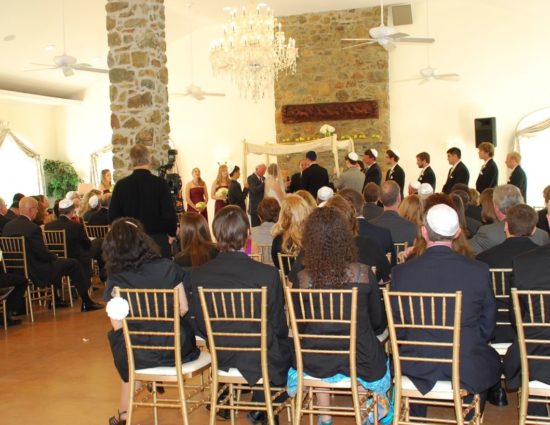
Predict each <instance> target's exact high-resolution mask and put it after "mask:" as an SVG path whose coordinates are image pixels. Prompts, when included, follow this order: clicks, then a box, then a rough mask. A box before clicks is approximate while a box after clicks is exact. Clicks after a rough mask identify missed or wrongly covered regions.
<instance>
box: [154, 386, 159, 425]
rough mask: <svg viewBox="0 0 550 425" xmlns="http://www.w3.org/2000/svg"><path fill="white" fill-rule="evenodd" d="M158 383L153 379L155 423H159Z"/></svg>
mask: <svg viewBox="0 0 550 425" xmlns="http://www.w3.org/2000/svg"><path fill="white" fill-rule="evenodd" d="M157 403H158V401H157V383H156V382H155V381H153V417H154V418H155V425H158V424H159V418H158V414H159V411H158V407H157Z"/></svg>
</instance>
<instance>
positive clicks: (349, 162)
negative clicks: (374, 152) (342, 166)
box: [334, 152, 365, 193]
mask: <svg viewBox="0 0 550 425" xmlns="http://www.w3.org/2000/svg"><path fill="white" fill-rule="evenodd" d="M360 162H361V160H360V159H359V155H357V154H356V153H355V152H350V153H348V154H347V155H346V170H344V172H343V173H342V174H341V175H340V177H338V178H336V179H334V187H335V188H336V190H341V189H345V188H350V189H353V190H356V191H357V192H359V193H360V192H361V191H362V190H363V185H364V183H365V175H364V174H363V172H362V171H361V168H360V166H359V163H360Z"/></svg>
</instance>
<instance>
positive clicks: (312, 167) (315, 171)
mask: <svg viewBox="0 0 550 425" xmlns="http://www.w3.org/2000/svg"><path fill="white" fill-rule="evenodd" d="M305 161H306V164H307V168H306V169H305V170H304V171H303V172H302V189H304V190H307V191H308V192H309V193H311V195H312V196H313V197H314V198H315V199H317V191H318V190H319V189H320V188H322V187H323V186H328V185H329V179H328V171H327V169H326V168H324V167H321V166H320V165H319V164H317V153H315V151H309V152H308V153H306V159H305Z"/></svg>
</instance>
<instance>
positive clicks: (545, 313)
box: [511, 288, 550, 425]
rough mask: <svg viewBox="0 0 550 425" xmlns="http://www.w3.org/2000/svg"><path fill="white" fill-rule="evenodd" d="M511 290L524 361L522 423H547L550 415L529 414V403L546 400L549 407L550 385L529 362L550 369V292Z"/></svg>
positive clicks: (520, 352)
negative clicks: (536, 372)
mask: <svg viewBox="0 0 550 425" xmlns="http://www.w3.org/2000/svg"><path fill="white" fill-rule="evenodd" d="M511 292H512V302H513V305H514V317H515V319H516V328H517V333H518V341H519V354H520V361H521V390H520V404H519V425H543V424H546V425H548V424H550V417H549V416H546V417H544V416H535V415H529V414H528V413H527V405H528V403H530V402H531V403H543V404H545V405H546V408H547V409H548V408H549V407H550V406H549V404H550V385H548V384H545V383H543V382H540V381H538V380H537V377H536V376H532V375H531V374H530V370H529V363H530V362H537V363H538V365H537V366H538V367H540V368H542V367H544V365H545V366H546V367H548V368H550V291H536V290H531V291H520V290H517V289H515V288H512V291H511ZM547 411H548V410H547Z"/></svg>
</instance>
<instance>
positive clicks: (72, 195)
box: [65, 190, 81, 216]
mask: <svg viewBox="0 0 550 425" xmlns="http://www.w3.org/2000/svg"><path fill="white" fill-rule="evenodd" d="M65 199H67V200H69V201H73V204H74V207H75V208H76V210H77V211H78V210H79V209H80V201H81V199H80V194H79V193H78V192H77V191H76V190H69V191H68V192H67V193H66V194H65ZM77 216H78V215H77Z"/></svg>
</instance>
